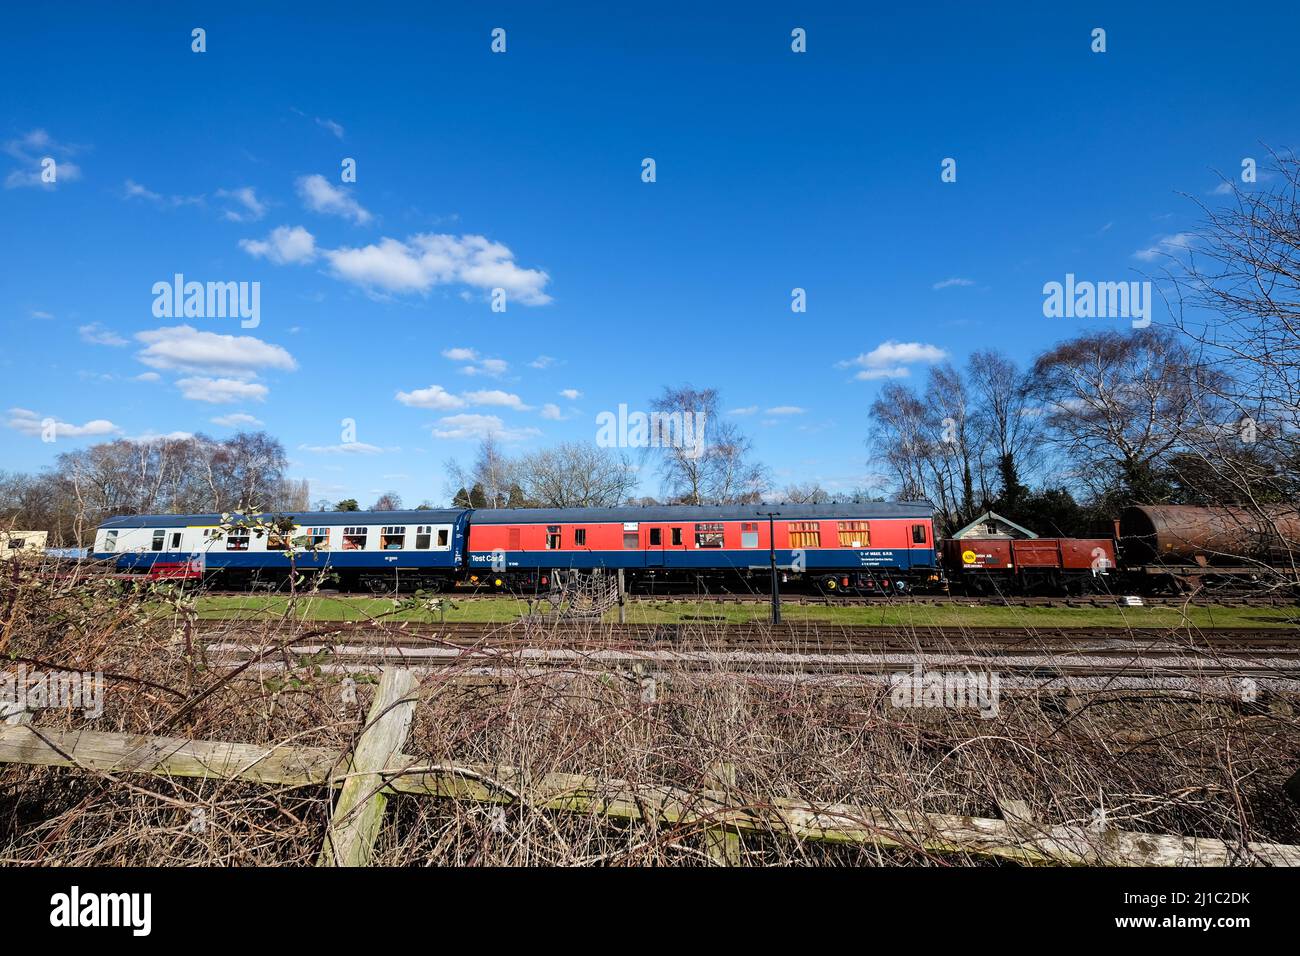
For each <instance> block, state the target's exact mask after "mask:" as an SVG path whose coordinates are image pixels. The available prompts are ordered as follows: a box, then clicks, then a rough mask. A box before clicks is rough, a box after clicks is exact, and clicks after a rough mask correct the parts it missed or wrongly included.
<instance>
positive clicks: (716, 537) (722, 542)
mask: <svg viewBox="0 0 1300 956" xmlns="http://www.w3.org/2000/svg"><path fill="white" fill-rule="evenodd" d="M695 547H696V549H697V550H700V551H721V550H723V549H724V548H725V547H726V525H724V524H723V523H722V522H720V521H697V522H695Z"/></svg>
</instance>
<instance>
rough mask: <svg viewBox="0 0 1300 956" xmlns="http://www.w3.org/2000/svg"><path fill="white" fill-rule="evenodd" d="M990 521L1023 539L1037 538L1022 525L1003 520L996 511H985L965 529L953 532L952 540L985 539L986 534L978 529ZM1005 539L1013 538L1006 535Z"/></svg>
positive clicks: (1008, 519) (1006, 519)
mask: <svg viewBox="0 0 1300 956" xmlns="http://www.w3.org/2000/svg"><path fill="white" fill-rule="evenodd" d="M990 521H991V522H993V523H994V524H999V525H1006V526H1007V527H1008V528H1010V529H1011V530H1013V531H1015V532H1017V533H1019V534H1020V535H1021V536H1023V537H1026V538H1037V537H1038V535H1036V534H1034V532H1032V531H1030V530H1029V529H1028V528H1026V527H1024V526H1023V525H1018V524H1016V523H1015V522H1014V521H1012V520H1011V519H1010V518H1004V517H1002V515H1000V514H998V513H997V512H996V511H986V512H984V513H983V514H982V515H980V516H979V517H978V518H976V519H975V520H974V521H972V522H971V523H970V524H968V525H966V527H964V528H962V529H960V530H959V531H954V532H953V534H952V537H954V538H987V537H988V534H987V533H986V532H981V531H979V530H978V529H979V526H980V525H982V524H988V523H989V522H990ZM1007 537H1014V535H1007Z"/></svg>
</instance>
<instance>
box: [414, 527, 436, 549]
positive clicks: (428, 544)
mask: <svg viewBox="0 0 1300 956" xmlns="http://www.w3.org/2000/svg"><path fill="white" fill-rule="evenodd" d="M432 548H433V525H431V524H417V525H416V526H415V550H416V551H429V550H431V549H432Z"/></svg>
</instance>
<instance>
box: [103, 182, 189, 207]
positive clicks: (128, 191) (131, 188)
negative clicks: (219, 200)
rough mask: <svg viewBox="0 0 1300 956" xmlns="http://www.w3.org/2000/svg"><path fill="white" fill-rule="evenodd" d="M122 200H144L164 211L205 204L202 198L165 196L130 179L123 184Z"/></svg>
mask: <svg viewBox="0 0 1300 956" xmlns="http://www.w3.org/2000/svg"><path fill="white" fill-rule="evenodd" d="M122 198H123V199H143V200H145V201H146V202H151V203H153V204H154V205H155V206H159V207H161V208H163V209H179V208H180V207H181V206H202V205H203V204H204V199H203V197H202V196H164V195H162V194H161V193H156V192H154V191H153V190H152V189H148V188H146V187H145V186H142V185H140V184H139V183H137V182H136V181H135V180H134V179H128V180H127V181H126V182H125V183H123V184H122Z"/></svg>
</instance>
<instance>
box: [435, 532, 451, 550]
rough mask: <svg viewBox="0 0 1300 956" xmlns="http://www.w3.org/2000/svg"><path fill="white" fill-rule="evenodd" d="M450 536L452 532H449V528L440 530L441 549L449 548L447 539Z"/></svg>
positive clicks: (439, 544) (439, 541)
mask: <svg viewBox="0 0 1300 956" xmlns="http://www.w3.org/2000/svg"><path fill="white" fill-rule="evenodd" d="M450 534H451V531H450V530H448V529H447V528H439V529H438V547H440V548H445V547H447V539H448V536H449V535H450Z"/></svg>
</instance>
